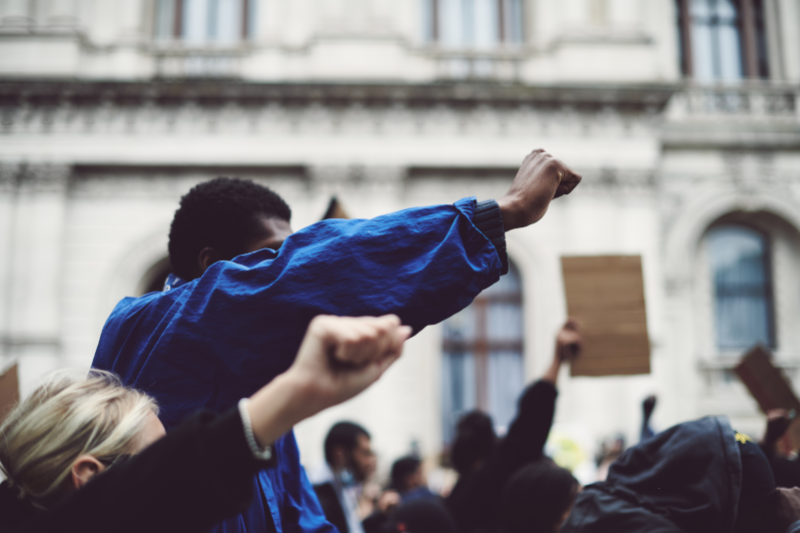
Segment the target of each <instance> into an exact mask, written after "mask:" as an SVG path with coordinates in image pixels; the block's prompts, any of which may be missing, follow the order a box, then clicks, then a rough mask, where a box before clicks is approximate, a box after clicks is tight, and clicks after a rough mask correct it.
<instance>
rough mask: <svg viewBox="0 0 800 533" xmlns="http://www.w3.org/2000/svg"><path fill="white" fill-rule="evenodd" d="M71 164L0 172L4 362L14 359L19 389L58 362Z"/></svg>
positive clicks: (27, 386) (21, 166)
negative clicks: (0, 187)
mask: <svg viewBox="0 0 800 533" xmlns="http://www.w3.org/2000/svg"><path fill="white" fill-rule="evenodd" d="M69 173H70V167H69V166H67V165H53V164H46V163H45V164H25V163H23V164H17V165H12V166H10V167H9V168H8V169H7V170H5V171H4V172H3V174H2V175H3V176H4V177H3V179H2V181H0V183H2V193H1V194H2V203H3V208H4V209H3V212H4V213H7V215H6V216H5V217H2V219H0V230H2V231H3V237H2V241H0V243H2V244H0V246H2V251H3V254H2V256H3V257H4V262H3V263H4V264H3V267H2V271H1V272H2V273H3V275H4V276H3V279H2V283H3V288H2V289H0V290H2V298H0V302H2V306H3V309H2V311H0V317H2V323H1V324H2V325H1V326H0V328H2V329H0V332H1V333H2V340H3V342H2V349H3V361H4V362H5V363H8V362H9V361H11V360H17V361H19V372H20V387H21V392H22V393H23V394H25V393H29V392H31V390H32V387H33V386H34V385H35V382H36V380H37V379H38V377H39V376H41V375H42V374H44V373H46V372H48V371H50V370H52V369H54V368H57V367H58V366H59V362H60V361H59V359H60V352H61V334H62V332H61V313H60V310H61V300H60V297H59V296H60V294H61V292H62V291H61V272H62V268H63V264H62V256H63V253H62V252H63V246H64V222H65V214H66V190H67V180H68V176H69Z"/></svg>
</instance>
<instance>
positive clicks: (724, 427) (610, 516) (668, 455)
mask: <svg viewBox="0 0 800 533" xmlns="http://www.w3.org/2000/svg"><path fill="white" fill-rule="evenodd" d="M742 473H743V470H742V458H741V454H740V451H739V445H738V444H737V440H736V436H735V433H734V431H733V430H732V429H731V427H730V424H729V423H728V421H727V419H725V418H723V417H709V418H703V419H701V420H696V421H693V422H685V423H683V424H678V425H677V426H674V427H672V428H670V429H667V430H665V431H662V432H661V433H659V434H658V435H656V436H655V437H653V438H651V439H648V440H646V441H644V442H642V443H639V444H638V445H637V446H634V447H632V448H628V450H627V451H625V453H623V454H622V455H621V456H620V458H619V459H617V461H616V462H615V463H613V464H612V465H611V468H610V469H609V471H608V478H607V479H606V481H604V482H600V483H594V484H592V485H588V486H586V487H585V488H584V490H583V492H581V493H580V494H579V495H578V498H577V500H576V502H575V506H574V507H573V508H572V512H571V513H570V515H569V518H568V519H567V521H566V522H565V523H564V525H563V526H562V527H561V531H562V533H579V532H580V533H606V532H608V531H614V532H615V533H707V532H711V531H714V532H719V533H730V532H731V531H733V530H734V524H735V521H736V519H737V507H738V504H739V497H740V494H741V493H742V485H743V483H742V480H743V475H742ZM773 488H774V487H773Z"/></svg>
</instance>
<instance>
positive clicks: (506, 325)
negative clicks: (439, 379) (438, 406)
mask: <svg viewBox="0 0 800 533" xmlns="http://www.w3.org/2000/svg"><path fill="white" fill-rule="evenodd" d="M522 328H523V326H522V294H521V286H520V278H519V274H518V273H517V270H516V269H515V268H514V267H513V265H512V267H511V269H510V270H509V273H508V274H507V275H505V276H503V277H502V278H500V281H499V282H497V283H496V284H495V285H493V286H492V287H490V288H488V289H486V290H485V291H483V292H482V293H481V294H480V295H478V297H477V298H475V301H474V302H472V304H471V305H470V306H469V307H467V308H466V309H464V310H463V311H461V312H460V313H458V314H457V315H455V316H453V317H451V318H449V319H447V320H446V321H445V322H444V357H443V361H444V364H443V373H442V376H443V383H442V394H443V396H442V407H443V418H444V420H443V422H444V427H443V429H444V440H445V443H447V444H449V443H451V442H452V440H453V437H454V429H455V425H456V423H457V422H458V418H459V417H460V416H461V415H462V414H463V413H465V412H467V411H471V410H473V409H480V410H482V411H484V412H486V413H488V414H489V415H491V417H492V420H493V421H494V424H495V427H496V429H497V431H498V432H499V433H503V432H504V431H505V430H506V428H507V427H508V425H509V424H510V423H511V421H512V420H513V418H514V415H515V413H516V406H517V400H518V399H519V395H520V393H521V392H522V388H523V386H524V372H523V364H522V331H523V329H522Z"/></svg>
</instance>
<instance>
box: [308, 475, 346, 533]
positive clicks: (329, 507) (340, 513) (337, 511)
mask: <svg viewBox="0 0 800 533" xmlns="http://www.w3.org/2000/svg"><path fill="white" fill-rule="evenodd" d="M314 492H316V493H317V498H319V503H320V505H321V506H322V511H323V512H324V513H325V518H327V519H328V522H330V523H331V524H333V525H334V526H336V529H338V530H339V533H348V532H349V531H350V528H349V527H348V525H347V517H346V516H345V514H344V509H342V504H341V503H340V502H339V497H338V496H337V495H336V488H335V487H334V486H333V483H332V482H328V483H320V484H319V485H314Z"/></svg>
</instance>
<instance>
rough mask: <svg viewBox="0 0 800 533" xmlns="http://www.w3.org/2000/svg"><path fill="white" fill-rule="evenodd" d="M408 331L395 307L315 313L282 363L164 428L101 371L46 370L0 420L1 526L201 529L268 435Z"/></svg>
mask: <svg viewBox="0 0 800 533" xmlns="http://www.w3.org/2000/svg"><path fill="white" fill-rule="evenodd" d="M410 333H411V330H410V328H408V327H407V326H401V325H400V321H399V319H398V318H397V317H395V316H394V315H388V316H384V317H380V318H372V317H362V318H337V317H329V316H320V317H317V318H315V319H314V320H313V321H312V322H311V324H310V326H309V328H308V331H307V332H306V336H305V338H304V340H303V343H302V345H301V346H300V350H299V352H298V355H297V358H296V360H295V362H294V364H293V365H292V366H291V368H289V370H287V371H286V372H285V373H284V374H282V375H280V376H278V377H277V378H275V379H274V380H273V381H272V382H271V383H269V384H268V385H266V386H265V387H263V388H262V389H261V390H259V391H258V392H256V393H255V394H254V395H253V396H252V397H250V398H249V399H244V400H242V401H241V402H239V405H238V407H237V408H234V409H232V410H231V411H229V412H227V413H225V414H221V415H218V414H213V413H209V412H201V413H198V414H196V415H194V416H193V417H190V418H189V419H188V420H186V421H185V422H184V423H183V424H181V425H180V426H178V427H177V428H176V429H175V430H174V431H172V432H170V434H169V435H167V436H166V437H164V438H163V439H162V438H161V437H163V436H164V427H163V426H162V425H161V422H159V420H158V417H157V416H156V415H157V413H158V409H157V406H156V405H155V403H154V402H153V400H152V399H151V398H149V397H148V396H147V395H145V394H143V393H141V392H138V391H135V390H132V389H128V388H125V387H123V386H121V385H120V384H119V381H118V380H117V379H116V378H115V377H114V376H113V375H110V374H108V373H102V372H92V373H90V375H89V377H84V378H80V379H75V378H70V377H68V376H66V375H64V374H60V375H57V376H56V377H54V378H53V379H51V380H50V381H49V382H48V383H47V384H45V385H43V386H41V387H40V388H39V389H37V390H36V391H35V392H34V393H33V394H32V395H31V396H30V397H29V398H28V399H26V400H25V401H24V402H22V403H21V404H20V405H19V406H18V407H17V408H16V409H15V410H14V411H12V412H11V413H10V414H9V416H8V417H7V418H6V420H5V421H4V422H3V425H2V426H0V466H2V469H3V472H4V473H5V475H6V477H7V478H8V479H7V481H6V482H4V483H3V484H2V485H0V531H2V532H5V531H70V530H75V531H82V532H90V531H114V532H117V531H204V530H206V529H208V528H209V527H211V526H212V525H214V524H215V523H217V522H219V521H220V520H222V519H224V518H226V517H227V516H230V515H233V514H236V513H237V512H239V511H241V509H242V508H243V507H245V506H246V505H247V504H248V503H249V501H250V499H251V498H252V490H251V487H252V483H251V480H252V478H253V476H254V475H256V474H257V473H258V471H259V470H261V469H264V468H269V467H270V466H273V464H274V461H273V457H272V452H271V448H270V447H269V444H270V443H272V442H274V441H275V439H277V438H278V437H279V436H281V435H282V434H283V433H285V432H286V431H288V430H289V429H290V428H291V427H292V426H293V425H294V424H296V423H297V422H299V421H301V420H303V419H305V418H307V417H309V416H311V415H313V414H316V413H318V412H319V411H321V410H323V409H325V408H327V407H330V406H333V405H336V404H338V403H341V402H343V401H345V400H347V399H349V398H352V397H353V396H355V395H356V394H358V393H360V392H361V391H363V390H364V389H366V388H367V387H368V386H369V385H371V384H372V383H374V382H375V381H376V380H377V379H378V378H379V377H380V376H381V375H382V374H383V372H384V371H385V370H386V369H387V368H388V367H389V366H390V365H391V364H392V363H393V362H394V361H395V360H397V358H398V357H399V356H400V353H401V352H402V346H403V343H404V342H405V340H406V339H407V338H408V336H409V335H410ZM156 441H158V442H156ZM140 452H141V453H140ZM99 474H102V475H99ZM78 489H80V490H78ZM306 503H308V505H317V503H316V502H311V501H309V502H306ZM265 524H266V526H267V527H268V528H269V529H273V528H274V524H272V521H271V519H270V518H269V517H265Z"/></svg>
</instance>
